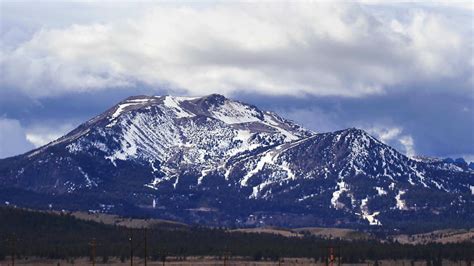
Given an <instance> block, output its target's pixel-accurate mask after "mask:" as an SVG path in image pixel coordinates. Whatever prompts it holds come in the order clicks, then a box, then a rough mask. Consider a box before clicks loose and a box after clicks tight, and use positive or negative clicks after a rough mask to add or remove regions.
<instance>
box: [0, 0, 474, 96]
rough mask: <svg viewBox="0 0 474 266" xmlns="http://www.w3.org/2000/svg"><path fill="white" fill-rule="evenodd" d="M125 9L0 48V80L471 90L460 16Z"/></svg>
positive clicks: (420, 11)
mask: <svg viewBox="0 0 474 266" xmlns="http://www.w3.org/2000/svg"><path fill="white" fill-rule="evenodd" d="M100 8H103V7H100ZM134 10H135V12H134V14H135V15H134V16H130V17H124V18H123V19H121V20H117V19H109V20H107V21H100V20H97V19H91V20H90V21H91V22H89V23H88V22H85V21H79V23H72V24H67V26H65V25H61V26H60V27H59V26H55V25H53V26H48V27H43V28H40V29H38V30H36V31H35V32H34V34H33V35H32V37H31V38H30V39H28V40H27V41H22V42H19V43H18V44H16V45H14V46H13V47H12V48H9V49H3V50H4V51H2V54H1V59H0V80H1V82H2V84H4V86H7V87H14V88H18V89H20V90H21V91H23V92H24V93H25V94H27V95H30V96H32V97H36V98H41V97H50V96H57V95H61V94H66V93H69V92H78V91H79V92H90V91H98V90H104V89H107V88H130V87H136V86H141V85H146V86H150V87H160V88H163V87H166V88H170V89H171V90H174V91H180V92H184V93H185V94H193V95H202V94H208V93H212V92H220V93H224V94H227V95H230V94H235V93H241V92H247V93H260V94H266V95H293V96H304V95H307V94H310V95H316V96H327V95H335V96H350V97H359V96H364V95H373V94H382V93H385V92H386V91H387V90H390V89H393V88H396V87H397V88H400V87H406V86H408V85H410V84H413V83H416V84H439V83H442V82H446V80H449V81H451V82H452V81H453V80H455V83H456V85H457V89H464V90H467V89H468V88H470V86H472V85H473V78H472V74H471V72H470V71H471V69H472V66H473V62H474V60H473V53H472V43H471V39H470V36H472V29H471V28H469V27H468V25H470V24H469V23H470V19H471V18H472V17H471V16H464V17H463V16H461V18H459V16H458V17H456V18H453V16H451V15H450V14H449V12H448V13H446V12H444V13H443V12H441V11H439V10H436V9H426V8H412V7H406V6H404V8H402V12H399V13H396V12H397V11H392V10H391V9H386V8H384V6H377V5H375V7H374V5H372V4H371V5H365V4H343V3H341V2H339V3H338V4H330V3H302V2H298V3H292V2H286V3H271V4H269V3H260V4H257V3H239V4H226V5H222V4H213V5H211V4H208V5H202V6H201V5H187V6H183V5H153V6H146V8H143V7H137V9H134ZM137 10H139V11H137ZM448 10H449V9H448ZM137 13H139V14H140V16H137V15H136V14H137ZM468 14H471V13H468ZM463 18H464V20H463ZM17 35H18V34H17ZM5 36H7V35H4V36H2V38H7V37H8V36H7V37H5ZM15 36H16V35H15ZM16 38H17V39H18V37H16ZM19 39H24V37H22V38H19ZM9 43H10V42H9Z"/></svg>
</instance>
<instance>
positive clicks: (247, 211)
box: [0, 94, 474, 227]
mask: <svg viewBox="0 0 474 266" xmlns="http://www.w3.org/2000/svg"><path fill="white" fill-rule="evenodd" d="M473 194H474V171H472V170H471V169H470V168H469V167H460V166H458V165H456V164H453V163H448V162H445V161H442V160H421V159H416V160H414V159H411V158H408V157H406V156H404V155H403V154H401V153H399V152H397V151H396V150H395V149H393V148H391V147H389V146H387V145H385V144H383V143H381V142H380V141H378V140H377V139H375V138H373V137H372V136H370V135H368V134H367V133H365V132H364V131H362V130H359V129H346V130H342V131H337V132H332V133H321V134H316V133H314V132H311V131H309V130H306V129H304V128H302V127H300V126H298V125H296V124H295V123H293V122H291V121H288V120H285V119H283V118H281V117H279V116H278V115H277V114H275V113H272V112H266V111H262V110H259V109H258V108H257V107H255V106H252V105H249V104H245V103H241V102H238V101H234V100H230V99H227V98H225V97H224V96H221V95H217V94H213V95H209V96H206V97H172V96H161V97H155V96H151V97H150V96H135V97H130V98H127V99H125V100H124V101H122V102H120V103H119V104H117V105H116V106H114V107H112V108H111V109H109V110H107V111H106V112H104V113H103V114H101V115H98V116H96V117H94V118H92V119H91V120H89V121H87V122H86V123H84V124H82V125H80V126H79V127H78V128H76V129H75V130H73V131H71V132H70V133H69V134H67V135H65V136H64V137H62V138H60V139H58V140H56V141H53V142H52V143H50V144H48V145H45V146H43V147H41V148H39V149H36V150H33V151H31V152H28V153H26V154H23V155H20V156H16V157H11V158H7V159H3V160H0V200H2V202H6V203H8V204H16V205H21V206H30V207H37V208H46V207H52V208H65V209H82V210H84V209H85V210H93V211H106V212H115V213H119V214H123V215H148V216H155V217H162V218H168V219H176V220H181V221H185V222H196V223H205V224H224V225H261V224H274V225H286V226H303V225H305V226H308V225H312V226H315V225H330V226H334V225H341V226H363V225H364V224H370V225H383V226H387V227H401V226H403V223H410V222H416V221H418V220H419V219H420V217H433V218H435V219H438V221H439V222H438V223H436V226H442V225H445V224H449V223H454V222H456V224H459V225H460V226H461V225H465V224H470V225H472V223H473V222H472V221H473V220H474V219H473V218H474V214H473V213H472V207H473V206H474V204H473V203H474V201H473ZM400 217H404V219H405V220H404V221H400V220H399V218H400ZM430 222H431V223H433V222H432V220H430Z"/></svg>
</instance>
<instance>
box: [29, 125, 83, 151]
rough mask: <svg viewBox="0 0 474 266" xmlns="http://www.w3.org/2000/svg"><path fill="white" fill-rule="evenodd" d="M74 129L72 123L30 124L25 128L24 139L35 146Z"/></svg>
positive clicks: (46, 142)
mask: <svg viewBox="0 0 474 266" xmlns="http://www.w3.org/2000/svg"><path fill="white" fill-rule="evenodd" d="M72 129H74V126H73V125H72V124H61V125H46V124H41V125H38V124H37V125H32V126H29V127H28V128H27V129H26V139H27V140H28V141H29V142H31V143H32V144H33V145H35V147H40V146H43V145H45V144H48V143H49V142H51V141H53V140H56V139H58V138H60V137H61V136H63V135H64V134H66V133H68V132H69V131H71V130H72Z"/></svg>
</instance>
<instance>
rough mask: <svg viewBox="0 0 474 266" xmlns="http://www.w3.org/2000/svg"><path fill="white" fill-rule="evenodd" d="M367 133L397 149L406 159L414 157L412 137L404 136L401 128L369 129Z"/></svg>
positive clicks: (380, 127) (379, 127)
mask: <svg viewBox="0 0 474 266" xmlns="http://www.w3.org/2000/svg"><path fill="white" fill-rule="evenodd" d="M368 132H369V133H370V134H373V135H374V136H375V137H376V138H378V139H379V140H380V141H382V142H383V143H385V144H387V145H392V146H394V147H395V148H397V149H399V150H400V151H401V152H403V153H405V155H406V156H408V157H413V156H415V155H416V151H415V142H414V141H413V137H412V136H411V135H409V134H404V132H403V129H402V128H399V127H382V126H377V127H371V128H369V129H368Z"/></svg>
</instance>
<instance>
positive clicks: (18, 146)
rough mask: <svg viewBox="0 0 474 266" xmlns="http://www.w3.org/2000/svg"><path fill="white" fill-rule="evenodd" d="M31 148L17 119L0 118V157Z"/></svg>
mask: <svg viewBox="0 0 474 266" xmlns="http://www.w3.org/2000/svg"><path fill="white" fill-rule="evenodd" d="M33 148H34V146H33V145H32V144H31V143H30V142H29V141H28V140H27V139H26V132H25V130H24V128H23V127H22V126H21V124H20V122H19V121H18V120H15V119H8V118H0V158H5V157H9V156H13V155H17V154H19V153H23V152H26V151H28V150H31V149H33Z"/></svg>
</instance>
